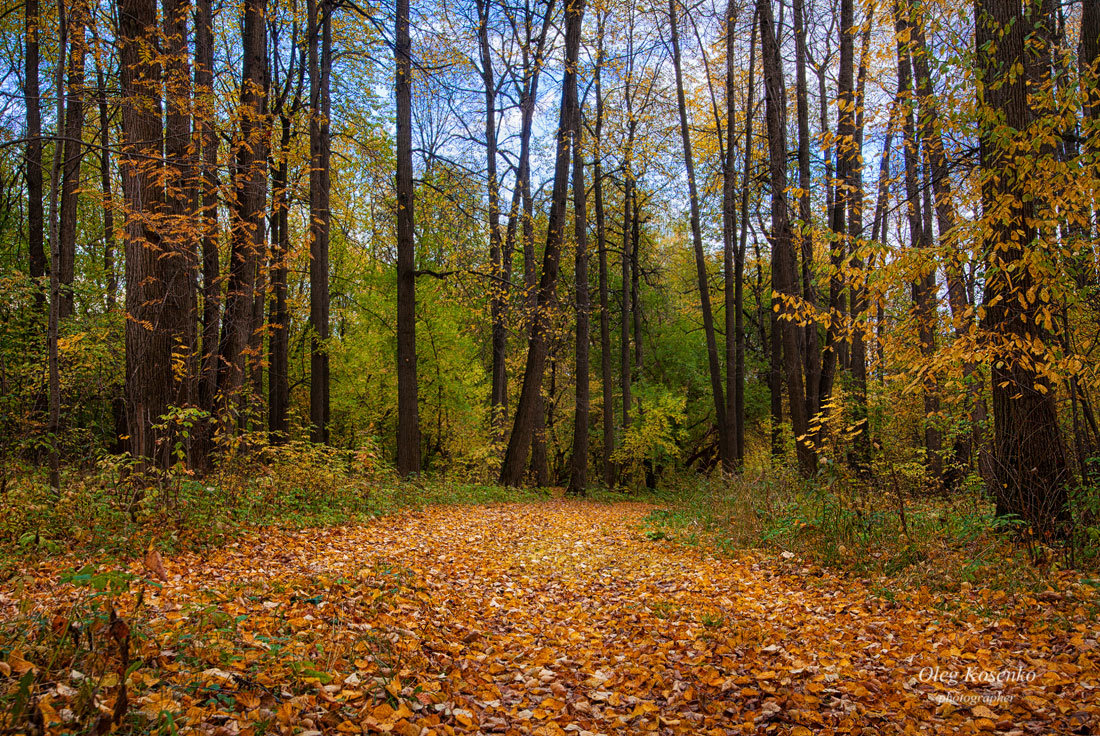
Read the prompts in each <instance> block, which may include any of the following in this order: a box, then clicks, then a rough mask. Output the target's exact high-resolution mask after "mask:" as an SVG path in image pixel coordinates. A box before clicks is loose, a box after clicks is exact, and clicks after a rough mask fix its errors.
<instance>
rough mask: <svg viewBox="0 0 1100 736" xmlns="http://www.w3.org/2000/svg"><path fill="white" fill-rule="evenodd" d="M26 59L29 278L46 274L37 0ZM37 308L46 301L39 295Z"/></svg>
mask: <svg viewBox="0 0 1100 736" xmlns="http://www.w3.org/2000/svg"><path fill="white" fill-rule="evenodd" d="M25 2H26V5H25V6H24V8H25V9H24V27H23V29H24V35H25V38H26V41H25V58H24V62H25V63H24V71H23V104H24V105H25V106H26V111H27V153H26V156H27V170H26V174H25V176H26V180H27V249H28V266H29V270H30V275H31V278H32V279H41V278H42V277H43V276H45V275H46V269H47V263H46V248H45V241H44V234H45V218H44V215H43V211H42V109H41V99H40V94H41V93H40V91H39V81H38V63H39V52H38V36H39V31H40V30H41V29H40V23H41V18H40V17H39V10H38V0H25ZM36 301H37V304H38V307H39V308H42V307H43V306H45V299H44V298H43V295H42V293H41V292H38V295H37V296H36Z"/></svg>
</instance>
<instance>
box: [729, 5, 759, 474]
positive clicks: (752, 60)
mask: <svg viewBox="0 0 1100 736" xmlns="http://www.w3.org/2000/svg"><path fill="white" fill-rule="evenodd" d="M756 12H757V11H756V8H753V15H752V24H751V25H752V30H751V31H750V32H749V92H748V99H747V101H746V104H745V141H744V150H745V161H744V164H743V165H742V171H744V174H743V175H742V184H743V185H742V187H741V242H740V243H738V245H737V251H736V252H735V253H734V261H733V270H734V280H735V283H736V286H735V291H734V295H733V299H734V303H735V304H736V305H737V317H736V322H735V323H734V324H735V331H734V334H735V335H736V337H735V339H736V341H737V345H736V347H735V351H736V362H735V366H734V381H735V385H736V388H737V394H736V396H735V404H734V407H735V414H736V416H737V417H739V419H738V432H739V435H738V442H737V446H738V455H737V463H738V465H744V462H745V434H744V432H745V421H744V418H745V329H744V319H745V318H744V292H745V253H746V249H747V248H748V240H749V193H750V190H751V186H750V182H751V181H752V150H753V145H752V121H753V117H754V116H755V114H756V101H755V94H756V29H757V24H756ZM758 306H759V304H758ZM760 329H761V330H763V329H764V325H763V320H761V324H760ZM761 347H763V346H761ZM727 370H728V368H727Z"/></svg>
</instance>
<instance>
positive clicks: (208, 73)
mask: <svg viewBox="0 0 1100 736" xmlns="http://www.w3.org/2000/svg"><path fill="white" fill-rule="evenodd" d="M195 140H196V147H197V149H198V150H199V166H200V171H199V173H198V177H199V182H198V186H199V189H200V191H201V194H200V195H199V200H200V202H199V205H200V208H199V209H200V213H201V214H200V217H199V223H198V224H199V229H200V233H201V240H202V243H201V248H202V254H201V257H202V348H201V353H200V355H201V362H202V365H201V367H200V370H199V381H198V383H199V391H198V401H199V406H200V407H201V408H202V409H204V410H205V411H208V412H209V411H213V409H214V397H215V394H216V393H217V386H218V323H219V320H220V316H221V286H220V278H219V272H220V270H221V264H220V259H219V254H218V174H217V164H218V136H217V133H216V132H215V130H214V10H213V0H196V3H195ZM207 429H209V428H207ZM203 439H204V440H205V439H207V438H206V437H203ZM201 449H205V448H201Z"/></svg>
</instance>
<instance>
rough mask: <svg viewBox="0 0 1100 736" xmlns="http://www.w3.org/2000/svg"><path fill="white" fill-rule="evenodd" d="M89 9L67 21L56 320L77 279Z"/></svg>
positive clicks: (74, 11) (78, 9)
mask: <svg viewBox="0 0 1100 736" xmlns="http://www.w3.org/2000/svg"><path fill="white" fill-rule="evenodd" d="M87 14H88V9H87V7H86V6H85V5H84V4H83V3H80V2H78V3H75V4H74V5H73V6H72V7H71V8H69V12H68V17H67V19H66V22H67V24H68V35H69V70H68V90H67V92H66V94H65V127H64V134H63V135H64V139H65V140H64V141H63V142H62V143H61V144H59V145H58V148H59V149H60V150H61V162H62V164H61V215H60V218H61V219H60V222H59V235H58V237H59V241H58V260H57V268H58V278H59V279H60V282H61V301H60V306H59V310H60V311H59V317H60V319H62V320H65V319H68V318H69V317H70V316H72V313H73V279H74V278H75V276H76V225H77V204H78V201H77V187H79V186H80V163H81V161H82V160H83V158H84V145H83V141H82V140H81V136H82V134H83V132H84V55H85V52H86V51H87V41H86V35H85V31H84V25H85V22H86V20H87Z"/></svg>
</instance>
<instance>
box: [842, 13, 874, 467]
mask: <svg viewBox="0 0 1100 736" xmlns="http://www.w3.org/2000/svg"><path fill="white" fill-rule="evenodd" d="M852 3H853V0H842V4H852ZM871 11H873V7H872V8H871ZM851 15H854V13H852V12H851V11H849V16H851ZM851 22H852V26H851V28H850V30H849V31H848V32H849V34H850V35H851V36H855V34H856V27H855V25H854V23H855V21H854V18H852V19H851ZM862 37H863V38H862V52H861V53H860V63H859V75H858V77H857V79H858V83H857V85H856V90H855V94H854V96H853V98H852V99H853V106H852V109H851V115H852V116H853V117H854V121H853V125H852V141H851V154H850V161H849V165H848V179H849V182H850V187H849V191H848V197H847V199H848V223H847V224H848V252H849V268H850V270H851V271H852V272H853V273H854V274H855V279H854V280H853V283H852V285H851V287H850V293H851V315H852V338H851V371H852V387H853V392H852V393H853V400H854V403H855V406H853V407H852V414H853V416H852V419H853V420H854V421H853V422H852V424H853V425H854V426H855V427H856V428H857V429H856V436H855V437H854V438H853V439H852V452H851V456H850V458H849V461H850V462H851V464H852V466H853V467H854V468H855V469H856V470H857V471H858V472H860V473H864V474H867V473H870V468H871V428H870V416H869V414H868V411H867V346H866V342H865V339H864V336H863V318H864V315H865V313H866V311H867V289H866V287H865V286H864V285H863V280H862V279H863V276H862V273H863V251H862V248H863V241H864V236H863V121H864V115H863V99H864V86H865V83H866V79H867V64H868V55H869V50H870V41H871V17H868V18H867V19H866V20H865V22H864V26H863V32H862Z"/></svg>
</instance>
